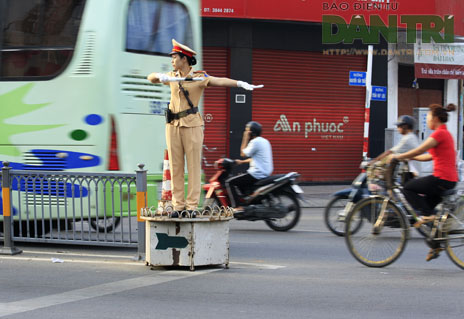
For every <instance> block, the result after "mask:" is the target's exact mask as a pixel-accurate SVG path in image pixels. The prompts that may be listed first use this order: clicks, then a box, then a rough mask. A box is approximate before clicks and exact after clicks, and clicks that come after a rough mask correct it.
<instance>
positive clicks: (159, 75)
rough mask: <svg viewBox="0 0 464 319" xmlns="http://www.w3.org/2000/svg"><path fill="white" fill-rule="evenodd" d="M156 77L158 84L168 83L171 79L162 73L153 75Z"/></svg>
mask: <svg viewBox="0 0 464 319" xmlns="http://www.w3.org/2000/svg"><path fill="white" fill-rule="evenodd" d="M155 75H156V77H157V78H158V80H160V82H163V83H164V82H169V81H170V79H171V77H170V76H169V75H167V74H164V73H155Z"/></svg>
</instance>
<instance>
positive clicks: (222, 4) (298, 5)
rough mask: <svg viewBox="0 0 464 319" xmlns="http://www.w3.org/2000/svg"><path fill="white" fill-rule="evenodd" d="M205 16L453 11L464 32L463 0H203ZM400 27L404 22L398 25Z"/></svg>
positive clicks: (310, 17) (299, 17)
mask: <svg viewBox="0 0 464 319" xmlns="http://www.w3.org/2000/svg"><path fill="white" fill-rule="evenodd" d="M201 14H202V16H203V17H223V18H225V17H227V18H247V19H270V20H292V21H310V22H322V16H323V15H338V16H340V17H343V18H344V19H345V21H347V22H350V21H351V18H352V17H353V16H355V15H361V16H364V17H365V19H366V22H367V23H369V21H368V20H369V19H368V17H369V16H371V15H377V16H380V17H381V18H382V19H383V21H385V22H387V21H388V16H389V15H397V16H401V15H438V16H441V17H444V16H445V15H453V16H454V21H455V34H461V35H464V23H463V19H464V2H463V1H461V0H285V1H282V0H267V1H265V2H263V1H262V0H203V1H202V12H201ZM399 27H400V28H403V27H405V25H399Z"/></svg>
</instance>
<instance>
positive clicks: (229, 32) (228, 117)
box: [202, 0, 432, 182]
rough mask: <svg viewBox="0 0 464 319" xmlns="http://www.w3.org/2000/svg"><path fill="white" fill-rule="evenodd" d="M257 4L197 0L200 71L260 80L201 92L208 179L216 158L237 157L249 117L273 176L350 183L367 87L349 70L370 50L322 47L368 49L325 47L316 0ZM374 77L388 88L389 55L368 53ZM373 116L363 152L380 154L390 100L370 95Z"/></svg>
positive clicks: (359, 66)
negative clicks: (259, 131)
mask: <svg viewBox="0 0 464 319" xmlns="http://www.w3.org/2000/svg"><path fill="white" fill-rule="evenodd" d="M426 1H429V0H426ZM430 1H432V0H430ZM403 2H404V1H403ZM258 3H261V2H260V1H251V0H249V1H245V0H240V1H239V0H227V1H222V0H203V4H202V15H203V68H204V70H206V71H207V72H208V73H209V74H211V75H213V76H227V77H231V78H233V79H239V80H243V81H247V82H249V83H254V84H264V88H263V89H259V90H255V91H253V92H248V91H244V90H241V89H236V88H232V89H224V88H209V89H207V90H206V91H205V96H204V118H205V146H206V147H207V150H205V152H204V155H205V158H206V163H205V164H206V167H205V173H206V175H207V177H209V176H211V174H213V172H214V168H213V167H212V166H209V165H211V164H212V163H213V162H214V161H215V160H216V159H218V158H220V157H223V156H227V157H231V158H239V157H240V154H239V151H240V143H241V138H242V133H243V130H244V127H245V124H246V123H247V122H248V121H251V120H254V121H258V122H260V123H261V124H262V125H263V136H264V137H266V138H267V139H269V141H270V142H271V144H272V147H273V155H274V174H281V173H287V172H289V171H297V172H299V173H300V174H301V181H303V182H347V181H351V180H352V179H353V178H354V177H355V176H356V175H357V174H358V173H359V164H360V162H361V160H362V152H363V133H364V125H365V124H364V122H365V115H364V114H365V88H364V87H357V86H350V85H349V72H350V71H366V67H367V56H366V55H354V54H352V55H349V54H348V55H347V54H344V55H337V54H328V53H327V52H328V51H327V50H328V49H330V48H335V49H337V48H338V49H341V48H342V49H348V50H349V49H359V50H362V49H367V46H366V45H364V44H363V43H361V42H360V41H359V42H356V41H355V42H354V43H353V44H351V45H347V44H343V46H341V45H338V46H337V45H334V46H332V47H328V46H327V45H323V44H322V27H321V23H320V22H321V17H322V14H323V12H321V10H320V9H319V11H317V10H315V9H314V10H312V9H311V8H309V6H314V5H315V3H316V4H317V3H319V2H318V1H301V0H298V1H296V0H289V1H287V2H285V3H286V5H285V8H283V4H282V2H281V1H268V3H267V5H266V6H265V7H263V6H258V5H255V4H258ZM273 4H274V5H273ZM319 5H320V6H321V7H322V2H321V3H319ZM279 8H280V9H279ZM314 8H315V7H314ZM405 9H406V8H405ZM387 47H388V44H387V43H386V42H381V43H380V44H376V45H375V46H374V48H375V49H378V50H382V49H386V48H387ZM372 77H373V78H372V83H373V84H374V85H379V86H387V56H380V55H379V56H374V57H373V72H372ZM370 123H371V124H370V126H369V155H370V156H377V155H378V154H380V153H381V152H383V151H384V131H385V128H386V127H387V103H386V101H372V102H371V110H370Z"/></svg>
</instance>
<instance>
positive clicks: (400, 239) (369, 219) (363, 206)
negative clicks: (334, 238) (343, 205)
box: [345, 197, 409, 267]
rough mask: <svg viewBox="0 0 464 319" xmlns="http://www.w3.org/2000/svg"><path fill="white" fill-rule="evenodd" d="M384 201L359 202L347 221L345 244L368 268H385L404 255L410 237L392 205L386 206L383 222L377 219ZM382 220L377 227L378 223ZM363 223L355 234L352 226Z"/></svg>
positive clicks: (407, 226) (390, 203) (373, 198)
mask: <svg viewBox="0 0 464 319" xmlns="http://www.w3.org/2000/svg"><path fill="white" fill-rule="evenodd" d="M383 203H384V197H371V198H366V199H363V200H361V201H360V202H358V203H357V204H356V206H355V207H353V209H352V210H351V212H350V213H349V214H348V216H347V217H346V221H345V224H346V225H345V241H346V244H347V246H348V249H349V251H350V253H351V254H352V255H353V257H354V258H355V259H356V260H358V261H359V262H360V263H362V264H364V265H366V266H369V267H384V266H387V265H389V264H391V263H392V262H394V261H395V260H396V259H397V258H398V257H399V256H400V255H401V253H402V252H403V251H404V248H405V247H406V241H407V238H408V233H409V225H408V223H407V221H406V217H405V216H404V215H403V213H402V212H401V211H400V209H399V208H398V207H397V206H396V205H394V204H393V203H392V202H391V201H389V202H388V203H387V206H386V209H385V214H383V216H384V218H380V219H379V215H380V213H381V210H382V204H383ZM378 219H379V220H381V222H380V224H379V225H378V226H375V225H376V223H377V221H378ZM360 220H362V221H363V223H362V224H361V225H360V226H359V229H358V230H357V231H356V232H353V231H351V230H352V229H353V223H355V225H357V224H358V223H359V221H360Z"/></svg>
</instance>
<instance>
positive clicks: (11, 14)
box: [0, 0, 85, 81]
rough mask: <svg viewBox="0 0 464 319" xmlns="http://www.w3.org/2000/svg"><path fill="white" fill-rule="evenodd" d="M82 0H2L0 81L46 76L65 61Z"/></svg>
mask: <svg viewBox="0 0 464 319" xmlns="http://www.w3.org/2000/svg"><path fill="white" fill-rule="evenodd" d="M84 2H85V0H36V1H30V0H4V1H3V4H2V7H1V8H0V9H1V11H0V26H1V27H2V29H1V30H2V31H1V34H0V60H1V64H0V80H9V81H11V80H25V78H27V79H30V80H34V77H35V78H36V79H37V80H39V79H49V78H51V77H54V76H56V75H58V74H59V73H61V72H62V71H63V70H64V68H65V67H66V65H67V64H68V63H69V61H70V59H71V56H72V52H73V50H74V46H75V43H76V39H77V33H78V31H79V25H80V21H81V17H82V11H83V7H84Z"/></svg>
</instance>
